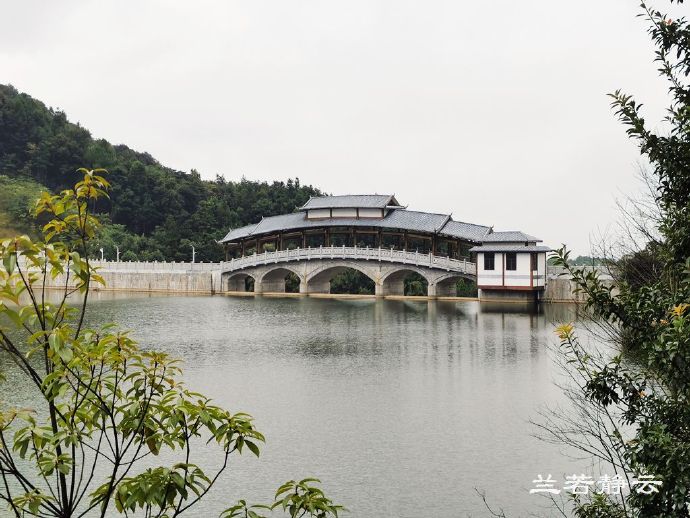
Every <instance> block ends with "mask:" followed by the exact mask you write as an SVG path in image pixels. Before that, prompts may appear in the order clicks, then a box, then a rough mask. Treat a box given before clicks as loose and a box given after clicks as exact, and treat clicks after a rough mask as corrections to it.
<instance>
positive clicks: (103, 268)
mask: <svg viewBox="0 0 690 518" xmlns="http://www.w3.org/2000/svg"><path fill="white" fill-rule="evenodd" d="M92 264H93V265H94V266H96V267H97V268H99V270H98V272H97V273H98V274H99V275H100V276H101V277H103V279H104V280H105V287H103V286H101V285H100V284H96V285H94V289H103V290H115V291H151V292H170V293H205V294H212V293H217V292H218V291H220V274H217V273H216V271H217V270H218V265H217V264H215V263H166V262H151V263H149V262H119V263H116V262H107V261H106V262H103V263H102V262H100V261H95V262H92ZM64 285H65V277H64V275H58V276H57V277H56V278H55V279H54V280H52V281H51V283H50V286H51V287H61V286H64Z"/></svg>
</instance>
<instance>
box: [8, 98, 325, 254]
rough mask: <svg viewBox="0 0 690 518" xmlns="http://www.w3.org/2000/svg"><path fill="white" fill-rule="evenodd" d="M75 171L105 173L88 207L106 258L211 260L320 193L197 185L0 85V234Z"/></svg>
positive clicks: (194, 176) (19, 225)
mask: <svg viewBox="0 0 690 518" xmlns="http://www.w3.org/2000/svg"><path fill="white" fill-rule="evenodd" d="M79 167H87V168H89V169H93V168H97V167H103V168H105V169H107V170H108V171H109V175H108V179H109V181H110V182H111V183H112V185H113V189H112V192H111V198H110V201H109V202H107V203H105V204H103V205H102V206H99V207H98V210H99V211H100V212H102V213H103V219H104V221H105V222H106V225H105V227H104V229H103V231H102V235H101V243H100V244H99V245H98V246H99V247H100V246H103V247H104V248H105V253H106V255H107V256H108V257H109V258H114V254H115V251H114V247H115V245H117V246H119V247H120V251H121V253H123V254H125V255H124V257H125V259H142V260H163V259H168V260H189V259H190V258H191V245H192V244H194V245H195V246H196V249H197V259H198V260H202V261H214V260H219V259H220V258H221V257H222V250H221V248H220V246H218V245H217V244H216V243H215V240H216V239H220V238H221V237H223V236H224V235H225V233H226V232H227V231H228V229H229V228H232V227H238V226H242V225H246V224H249V223H251V222H255V221H257V220H259V219H260V218H261V216H269V215H274V214H280V213H285V212H291V211H292V210H294V209H295V207H296V206H299V205H302V204H303V203H305V202H306V201H307V200H308V199H309V196H312V195H316V194H320V192H319V191H318V189H315V188H313V187H311V186H302V185H300V183H299V179H294V180H287V181H286V182H282V181H280V182H279V181H274V182H272V183H267V182H254V181H248V180H245V179H242V180H240V181H237V182H234V181H227V180H225V179H223V178H222V177H217V178H216V179H215V180H213V181H207V180H202V179H201V177H200V176H199V174H198V173H197V172H196V171H194V170H192V171H191V172H190V173H185V172H183V171H177V170H175V169H171V168H169V167H165V166H163V165H161V164H160V163H159V162H158V161H157V160H156V159H155V158H153V157H152V156H151V155H149V154H148V153H140V152H137V151H134V150H132V149H130V148H128V147H127V146H125V145H112V144H111V143H109V142H108V141H106V140H103V139H94V138H92V136H91V134H90V133H89V131H88V130H87V129H85V128H83V127H81V126H80V125H79V124H73V123H71V122H69V121H68V120H67V116H66V115H65V113H63V112H61V111H57V110H53V109H51V108H48V107H46V106H45V105H44V104H43V103H42V102H40V101H38V100H36V99H34V98H32V97H30V96H29V95H27V94H23V93H20V92H18V91H17V90H16V89H15V88H14V87H12V86H8V85H0V175H2V176H0V188H2V190H3V196H2V197H0V203H2V205H4V206H0V234H3V233H4V234H6V233H8V232H11V231H13V230H15V229H26V228H28V227H27V225H28V211H25V210H24V207H23V205H22V203H25V202H26V199H27V193H30V192H36V190H37V189H38V188H40V186H44V187H45V188H47V189H49V190H52V191H57V190H59V189H62V188H65V187H69V186H71V185H73V184H74V182H75V180H76V179H77V174H76V173H75V170H76V169H77V168H79ZM3 177H4V178H3ZM36 184H40V185H36ZM18 207H19V208H18ZM22 219H24V220H23V221H22ZM0 237H2V236H1V235H0Z"/></svg>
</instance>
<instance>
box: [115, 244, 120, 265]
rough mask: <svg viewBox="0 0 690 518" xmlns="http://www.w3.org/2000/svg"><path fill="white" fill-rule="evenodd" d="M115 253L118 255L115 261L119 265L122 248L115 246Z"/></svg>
mask: <svg viewBox="0 0 690 518" xmlns="http://www.w3.org/2000/svg"><path fill="white" fill-rule="evenodd" d="M115 252H116V253H117V258H116V259H115V261H116V262H118V263H119V262H120V247H119V246H117V245H116V246H115Z"/></svg>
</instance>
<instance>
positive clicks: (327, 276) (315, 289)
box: [305, 261, 378, 293]
mask: <svg viewBox="0 0 690 518" xmlns="http://www.w3.org/2000/svg"><path fill="white" fill-rule="evenodd" d="M347 270H355V271H358V272H359V273H361V274H362V275H364V276H365V277H367V278H368V279H370V280H371V281H372V282H373V283H374V287H375V286H376V284H377V279H378V276H377V275H376V272H375V271H371V270H370V269H369V268H367V267H365V266H364V265H360V264H357V263H356V262H354V261H347V262H346V263H340V264H325V265H322V266H320V267H318V268H316V269H315V270H313V271H311V272H310V273H309V274H308V275H307V277H306V283H305V289H306V293H330V292H331V281H332V280H333V278H334V277H335V276H336V275H339V274H341V273H343V272H346V271H347Z"/></svg>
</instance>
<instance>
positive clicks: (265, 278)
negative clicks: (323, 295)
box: [256, 264, 303, 293]
mask: <svg viewBox="0 0 690 518" xmlns="http://www.w3.org/2000/svg"><path fill="white" fill-rule="evenodd" d="M290 275H294V276H296V277H297V279H298V280H299V286H298V291H302V288H303V287H302V284H303V275H302V274H301V273H300V272H299V271H298V270H297V269H296V268H293V267H292V266H289V265H285V264H283V265H281V266H276V267H275V268H271V269H269V270H268V271H266V272H264V274H263V275H261V276H257V277H258V278H257V287H258V288H257V289H256V291H257V293H267V292H274V293H285V292H286V291H287V289H286V284H287V277H288V276H290Z"/></svg>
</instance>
